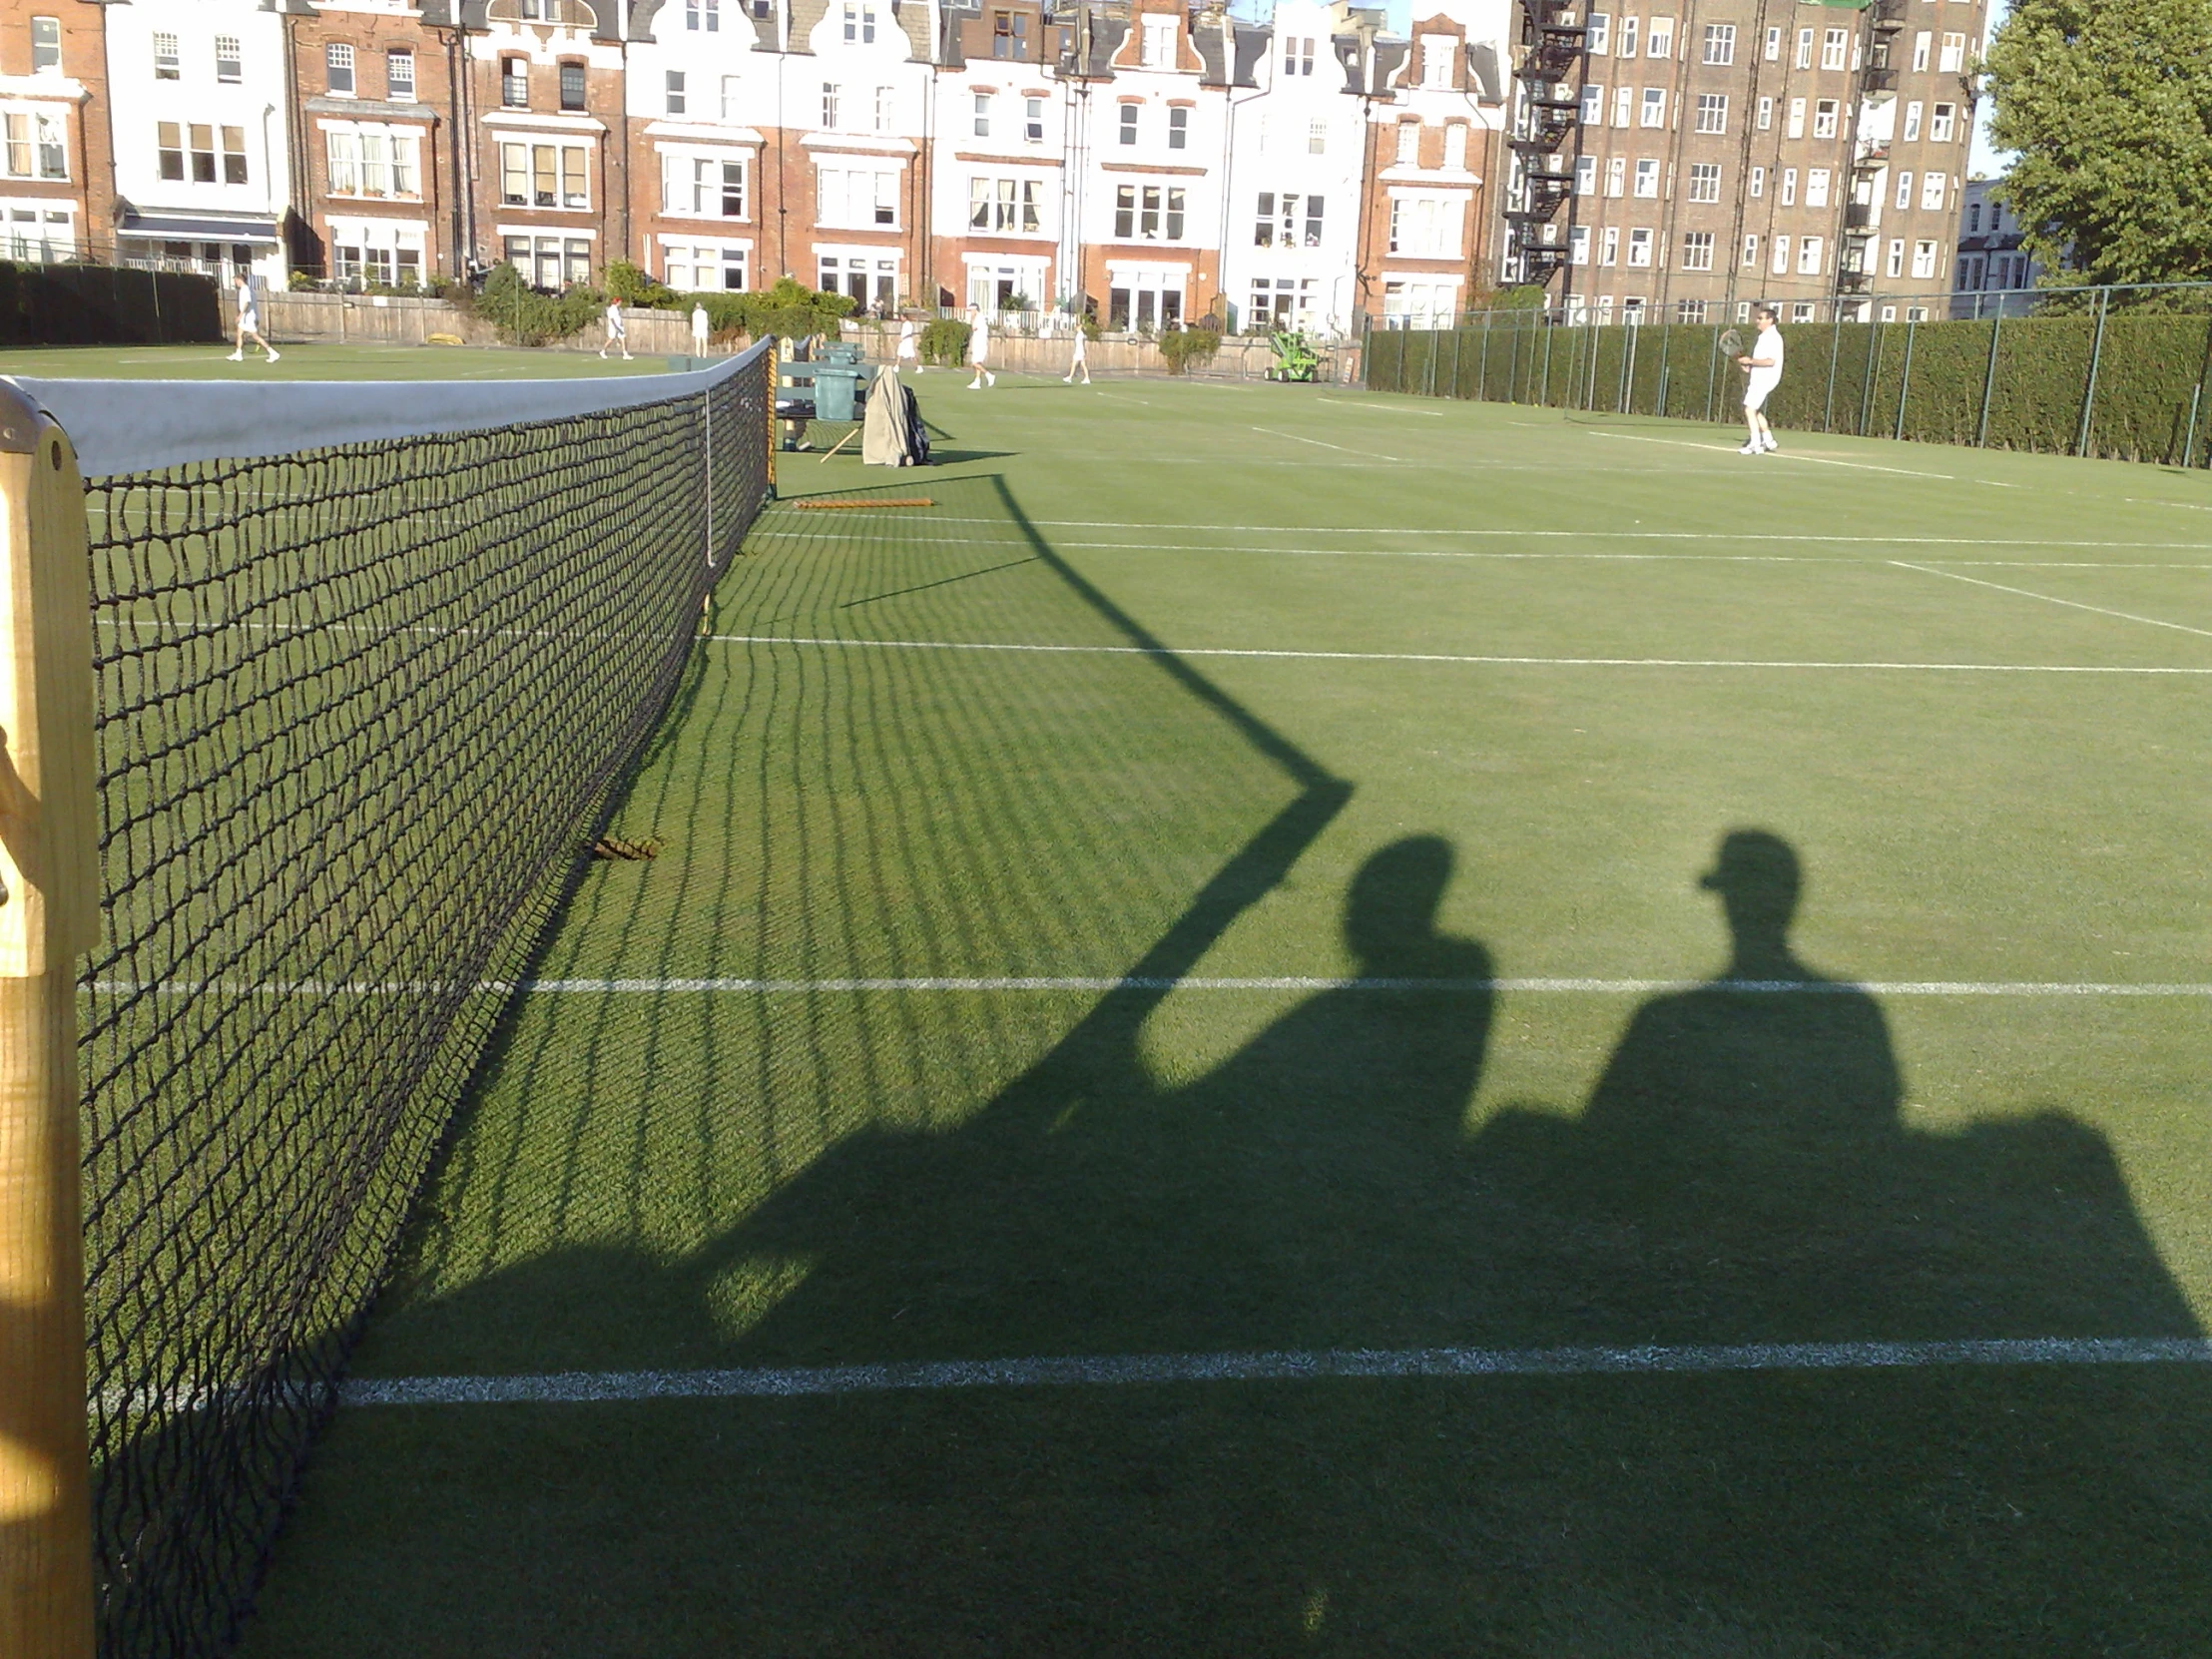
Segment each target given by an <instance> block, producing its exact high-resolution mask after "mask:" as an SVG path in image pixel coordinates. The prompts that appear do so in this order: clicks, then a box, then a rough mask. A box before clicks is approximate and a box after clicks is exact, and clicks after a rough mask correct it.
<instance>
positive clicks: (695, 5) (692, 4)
mask: <svg viewBox="0 0 2212 1659" xmlns="http://www.w3.org/2000/svg"><path fill="white" fill-rule="evenodd" d="M684 27H685V28H687V29H689V30H690V31H691V32H692V33H693V34H709V35H712V34H716V33H719V32H720V31H721V28H722V0H684Z"/></svg>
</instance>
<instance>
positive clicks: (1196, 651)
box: [704, 634, 2212, 675]
mask: <svg viewBox="0 0 2212 1659" xmlns="http://www.w3.org/2000/svg"><path fill="white" fill-rule="evenodd" d="M704 637H705V638H707V639H708V640H711V641H713V642H715V643H717V644H721V645H819V646H831V647H838V648H850V649H855V650H876V651H1017V652H1034V653H1041V654H1046V655H1054V656H1092V657H1275V658H1286V659H1291V660H1295V661H1300V662H1325V663H1461V664H1466V665H1469V666H1473V667H1498V668H1697V669H1703V668H1743V669H1838V670H1844V669H1855V670H1861V671H1865V672H1868V673H1894V674H2182V675H2212V667H2207V668H2151V667H2124V666H2118V665H2112V664H2101V663H2091V664H2064V663H1883V662H1857V663H1848V662H1783V661H1744V660H1740V659H1737V658H1734V657H1477V656H1457V655H1452V654H1449V653H1445V652H1440V651H1262V650H1257V649H1253V648H1249V647H1233V646H1188V647H1184V646H1178V647H1175V648H1172V649H1171V648H1169V647H1166V646H1153V645H998V644H992V643H989V642H987V641H982V640H832V639H820V638H814V637H809V636H805V635H797V634H708V635H706V636H704Z"/></svg>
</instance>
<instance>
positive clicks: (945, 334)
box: [921, 316, 972, 368]
mask: <svg viewBox="0 0 2212 1659" xmlns="http://www.w3.org/2000/svg"><path fill="white" fill-rule="evenodd" d="M970 332H972V330H971V329H970V328H969V327H968V325H967V324H966V323H965V322H962V321H961V320H960V319H959V318H958V317H956V316H940V317H938V318H937V319H936V320H935V321H934V322H932V323H930V324H929V325H928V326H927V327H926V328H924V329H922V331H921V360H922V361H923V362H925V363H941V364H943V365H944V366H946V367H948V368H957V367H958V366H959V365H960V364H962V363H964V362H966V361H967V348H968V335H969V333H970Z"/></svg>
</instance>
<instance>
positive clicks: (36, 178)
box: [0, 0, 115, 262]
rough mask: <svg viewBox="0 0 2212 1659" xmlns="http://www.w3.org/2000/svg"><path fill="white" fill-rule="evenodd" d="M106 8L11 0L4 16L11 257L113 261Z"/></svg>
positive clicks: (4, 227)
mask: <svg viewBox="0 0 2212 1659" xmlns="http://www.w3.org/2000/svg"><path fill="white" fill-rule="evenodd" d="M106 9H107V8H106V7H105V6H104V5H103V4H101V3H99V0H31V3H28V4H26V3H22V0H11V3H10V4H9V5H8V7H7V8H6V10H5V11H4V12H0V232H4V234H5V237H6V243H5V252H6V255H7V257H8V258H9V259H15V260H35V261H42V262H51V261H59V260H72V259H109V258H112V257H113V254H114V247H115V157H114V154H113V152H112V150H111V148H110V147H111V144H112V142H113V141H112V138H111V134H110V124H109V92H108V73H107V28H106V24H107V18H106Z"/></svg>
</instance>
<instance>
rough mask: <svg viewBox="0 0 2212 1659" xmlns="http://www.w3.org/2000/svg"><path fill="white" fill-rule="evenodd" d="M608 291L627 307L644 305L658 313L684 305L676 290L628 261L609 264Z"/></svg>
mask: <svg viewBox="0 0 2212 1659" xmlns="http://www.w3.org/2000/svg"><path fill="white" fill-rule="evenodd" d="M607 291H608V292H609V293H611V294H613V295H614V296H615V297H616V298H617V299H620V300H621V301H622V302H623V303H624V304H625V305H643V306H646V307H648V308H649V309H652V310H656V311H672V310H675V309H677V308H678V307H679V306H682V307H683V308H684V309H686V310H689V309H690V308H691V307H690V306H688V305H684V304H683V301H682V300H681V299H680V298H679V297H678V295H677V292H676V290H675V289H674V288H672V287H669V286H667V285H666V284H665V283H661V282H656V281H655V280H654V279H653V278H652V277H648V276H647V275H646V274H645V273H644V272H642V271H640V270H639V269H638V268H637V267H636V266H634V265H632V264H631V263H630V262H629V261H628V260H610V261H608V262H607Z"/></svg>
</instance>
